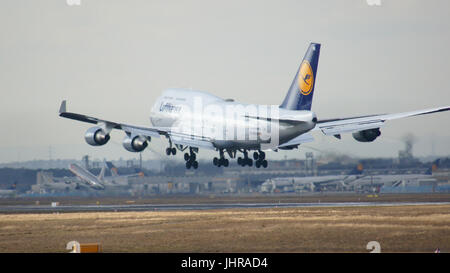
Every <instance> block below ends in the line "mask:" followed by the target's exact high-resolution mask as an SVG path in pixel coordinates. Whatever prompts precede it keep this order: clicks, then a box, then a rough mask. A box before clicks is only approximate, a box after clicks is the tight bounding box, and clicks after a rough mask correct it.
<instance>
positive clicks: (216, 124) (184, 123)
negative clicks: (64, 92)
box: [59, 43, 450, 169]
mask: <svg viewBox="0 0 450 273" xmlns="http://www.w3.org/2000/svg"><path fill="white" fill-rule="evenodd" d="M319 54H320V44H317V43H311V44H310V46H309V48H308V50H307V52H306V54H305V56H304V58H303V61H302V63H301V64H300V67H299V69H298V71H297V73H296V75H295V77H294V80H293V82H292V84H291V86H290V88H289V90H288V92H287V95H286V97H285V98H284V100H283V102H282V104H281V105H279V106H274V105H272V106H267V105H255V104H240V103H237V102H234V101H233V100H231V99H222V98H219V97H217V96H215V95H212V94H210V93H207V92H203V91H195V90H190V89H168V90H165V91H164V92H163V93H162V95H161V96H160V97H159V98H158V99H157V100H156V102H155V104H154V105H153V108H152V109H151V115H150V121H151V123H152V125H153V126H151V127H141V126H134V125H128V124H124V123H118V122H112V121H108V120H104V119H99V118H95V117H90V116H86V115H82V114H77V113H71V112H67V109H66V101H63V102H62V103H61V106H60V110H59V115H60V116H61V117H65V118H70V119H74V120H78V121H83V122H87V123H91V124H95V125H96V126H95V127H92V128H89V129H88V130H87V132H86V134H85V139H86V142H87V143H89V144H90V145H93V146H99V145H104V144H106V143H107V142H108V141H109V139H110V133H111V131H112V130H113V129H118V130H123V131H125V134H126V136H125V139H124V140H123V146H124V148H125V149H126V150H128V151H130V152H141V151H143V150H144V149H145V148H146V147H147V145H148V142H150V140H151V138H152V137H160V136H161V135H162V136H165V137H166V138H167V139H168V140H169V147H168V148H167V149H166V153H167V155H171V154H172V155H175V154H176V151H177V149H178V150H180V151H185V150H186V149H188V150H187V151H188V152H187V151H186V153H185V154H184V159H185V160H186V168H188V169H189V168H191V167H193V168H194V169H196V168H197V167H198V161H197V160H196V153H197V152H198V150H199V148H204V149H210V150H215V151H218V152H219V157H215V158H214V160H213V163H214V165H216V166H219V167H220V166H225V167H227V166H228V164H229V161H228V159H226V158H225V153H227V154H228V156H229V157H230V158H236V156H237V153H238V152H241V153H242V154H243V157H238V159H237V162H238V164H239V165H241V166H246V165H248V166H252V165H253V160H252V159H251V158H249V156H248V151H251V150H254V151H255V152H254V153H253V159H254V160H255V166H256V167H258V168H259V167H261V166H262V167H264V168H265V167H267V160H266V159H265V157H266V155H265V152H264V151H267V150H274V151H276V150H278V149H286V150H291V149H294V148H298V146H299V145H300V144H302V143H306V142H311V141H313V140H314V139H313V137H312V135H311V134H310V132H311V131H313V130H320V131H322V132H323V133H324V134H325V135H332V136H335V137H336V138H339V139H340V138H341V134H342V133H353V137H354V139H356V140H357V141H360V142H372V141H374V140H375V139H376V138H377V137H379V136H380V134H381V133H380V127H381V126H382V125H383V124H384V122H385V121H387V120H392V119H398V118H404V117H409V116H417V115H423V114H431V113H437V112H443V111H447V110H450V107H449V106H445V107H437V108H431V109H426V110H418V111H412V112H405V113H397V114H382V115H369V116H360V117H350V118H337V119H328V120H320V119H317V117H316V114H315V113H314V112H312V111H311V105H312V99H313V94H314V86H315V83H316V80H317V66H318V62H319ZM174 146H175V147H174Z"/></svg>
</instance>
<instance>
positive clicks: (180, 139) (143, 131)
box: [59, 100, 215, 149]
mask: <svg viewBox="0 0 450 273" xmlns="http://www.w3.org/2000/svg"><path fill="white" fill-rule="evenodd" d="M59 116H60V117H64V118H68V119H73V120H78V121H82V122H87V123H91V124H96V125H98V126H99V127H101V128H102V129H103V130H105V131H106V132H107V133H109V132H110V131H111V130H112V129H117V130H122V131H125V133H126V134H127V135H141V136H145V137H159V136H160V135H164V136H166V137H168V138H169V139H170V140H171V142H172V143H174V144H178V145H184V146H190V147H195V148H206V149H215V147H214V145H213V144H212V142H211V140H210V139H207V138H204V137H202V136H195V135H188V134H185V133H180V132H176V131H173V130H172V128H171V127H142V126H135V125H130V124H125V123H118V122H113V121H108V120H104V119H99V118H95V117H91V116H87V115H83V114H78V113H72V112H67V103H66V101H65V100H63V101H62V102H61V106H60V108H59Z"/></svg>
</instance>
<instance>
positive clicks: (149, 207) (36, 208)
mask: <svg viewBox="0 0 450 273" xmlns="http://www.w3.org/2000/svg"><path fill="white" fill-rule="evenodd" d="M449 204H450V202H339V203H330V202H329V203H318V202H317V203H230V204H161V205H158V204H142V205H135V204H127V205H60V206H50V205H13V206H1V207H0V213H55V212H61V213H63V212H120V211H122V212H125V211H168V210H174V211H175V210H177V211H179V210H221V209H255V208H307V207H311V208H317V207H374V206H384V207H386V206H418V205H449Z"/></svg>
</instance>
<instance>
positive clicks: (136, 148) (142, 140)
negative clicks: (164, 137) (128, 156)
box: [122, 136, 150, 153]
mask: <svg viewBox="0 0 450 273" xmlns="http://www.w3.org/2000/svg"><path fill="white" fill-rule="evenodd" d="M149 140H150V139H147V138H146V137H144V136H134V137H130V136H125V138H124V139H123V142H122V145H123V147H124V148H125V150H127V151H130V152H134V153H138V152H142V151H143V150H144V149H145V148H146V147H147V146H148V141H149Z"/></svg>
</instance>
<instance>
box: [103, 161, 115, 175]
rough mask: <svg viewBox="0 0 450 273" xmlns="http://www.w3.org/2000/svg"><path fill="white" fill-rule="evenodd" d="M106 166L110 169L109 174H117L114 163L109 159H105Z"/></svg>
mask: <svg viewBox="0 0 450 273" xmlns="http://www.w3.org/2000/svg"><path fill="white" fill-rule="evenodd" d="M105 165H106V168H108V169H109V170H110V171H111V176H118V174H117V168H116V166H114V164H113V163H112V162H111V161H106V160H105Z"/></svg>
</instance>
